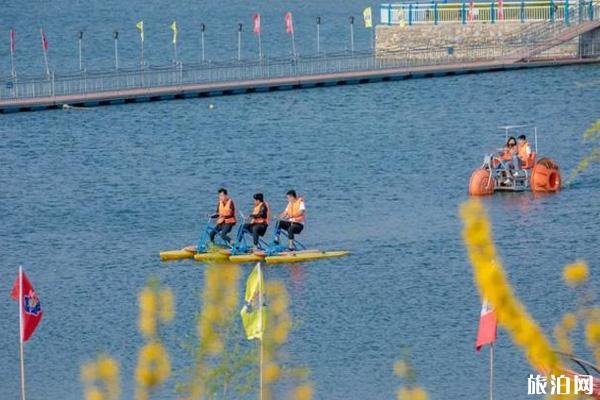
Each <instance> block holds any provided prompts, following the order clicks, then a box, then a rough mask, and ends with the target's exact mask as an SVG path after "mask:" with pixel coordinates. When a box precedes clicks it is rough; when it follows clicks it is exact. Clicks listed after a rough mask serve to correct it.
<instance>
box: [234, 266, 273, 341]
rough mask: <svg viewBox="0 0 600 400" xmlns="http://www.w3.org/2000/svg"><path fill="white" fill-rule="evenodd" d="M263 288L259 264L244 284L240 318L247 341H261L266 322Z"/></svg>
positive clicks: (263, 283)
mask: <svg viewBox="0 0 600 400" xmlns="http://www.w3.org/2000/svg"><path fill="white" fill-rule="evenodd" d="M264 286H265V282H264V279H263V274H262V270H261V267H260V263H258V264H256V266H255V267H254V269H253V270H252V272H251V273H250V275H249V276H248V281H247V282H246V295H245V297H244V301H245V303H244V306H243V307H242V311H241V313H240V314H241V316H242V324H243V325H244V330H245V331H246V337H247V338H248V340H252V339H258V340H262V338H263V333H264V332H265V326H266V322H267V309H266V307H265V301H264Z"/></svg>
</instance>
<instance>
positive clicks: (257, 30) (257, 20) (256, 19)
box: [252, 14, 260, 35]
mask: <svg viewBox="0 0 600 400" xmlns="http://www.w3.org/2000/svg"><path fill="white" fill-rule="evenodd" d="M252 22H254V28H253V29H252V31H253V32H254V33H256V34H257V35H260V14H254V16H253V17H252Z"/></svg>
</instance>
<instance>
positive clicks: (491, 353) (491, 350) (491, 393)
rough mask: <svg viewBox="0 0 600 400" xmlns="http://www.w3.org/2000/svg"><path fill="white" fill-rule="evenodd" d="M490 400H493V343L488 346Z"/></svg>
mask: <svg viewBox="0 0 600 400" xmlns="http://www.w3.org/2000/svg"><path fill="white" fill-rule="evenodd" d="M490 400H494V343H491V344H490Z"/></svg>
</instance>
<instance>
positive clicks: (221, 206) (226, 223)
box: [210, 188, 237, 245]
mask: <svg viewBox="0 0 600 400" xmlns="http://www.w3.org/2000/svg"><path fill="white" fill-rule="evenodd" d="M211 218H213V219H216V220H217V224H216V225H215V228H214V229H213V230H212V231H211V232H210V241H211V242H212V243H214V242H215V236H216V235H217V233H218V234H220V236H221V239H223V241H224V242H225V243H227V244H229V245H231V244H232V243H233V241H232V240H231V238H230V237H229V233H230V232H231V229H233V226H234V225H235V223H236V222H237V221H236V219H235V204H234V202H233V199H231V197H229V196H228V194H227V189H224V188H221V189H219V202H218V203H217V212H216V213H215V214H213V215H211Z"/></svg>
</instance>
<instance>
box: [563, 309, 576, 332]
mask: <svg viewBox="0 0 600 400" xmlns="http://www.w3.org/2000/svg"><path fill="white" fill-rule="evenodd" d="M576 325H577V317H576V316H575V314H573V313H566V314H565V315H563V318H562V326H563V327H564V328H565V330H566V331H572V330H573V329H575V326H576Z"/></svg>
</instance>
